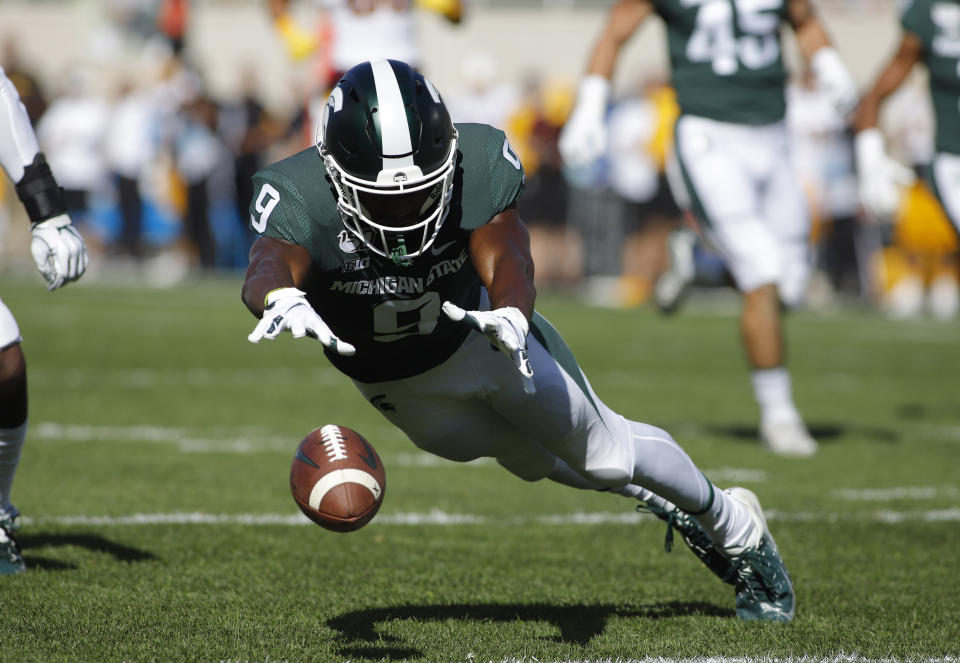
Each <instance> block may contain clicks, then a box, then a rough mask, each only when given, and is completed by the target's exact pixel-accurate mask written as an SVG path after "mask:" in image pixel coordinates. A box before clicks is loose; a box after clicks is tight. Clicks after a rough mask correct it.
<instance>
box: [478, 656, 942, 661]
mask: <svg viewBox="0 0 960 663" xmlns="http://www.w3.org/2000/svg"><path fill="white" fill-rule="evenodd" d="M467 662H468V663H960V655H958V656H940V657H927V658H924V657H912V656H910V657H906V658H887V657H885V658H871V657H869V656H861V655H859V654H837V655H834V656H786V657H783V658H776V657H773V656H694V657H691V658H668V657H661V656H656V657H653V656H648V657H646V658H589V659H588V658H583V659H568V660H564V661H541V660H540V659H538V658H532V657H531V658H527V657H523V658H501V659H499V660H496V661H494V660H488V661H484V662H481V661H480V660H478V659H476V658H474V657H473V656H471V655H469V654H468V655H467Z"/></svg>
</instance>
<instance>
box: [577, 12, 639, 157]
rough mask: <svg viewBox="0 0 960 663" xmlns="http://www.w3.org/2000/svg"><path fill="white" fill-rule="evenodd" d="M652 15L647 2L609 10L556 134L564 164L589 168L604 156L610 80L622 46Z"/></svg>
mask: <svg viewBox="0 0 960 663" xmlns="http://www.w3.org/2000/svg"><path fill="white" fill-rule="evenodd" d="M652 13H653V5H652V4H651V3H650V2H649V0H619V1H618V2H617V3H616V4H615V5H613V7H611V9H610V12H609V14H608V15H607V22H606V24H605V25H604V27H603V31H602V32H601V33H600V37H599V38H598V39H597V41H596V43H595V44H594V47H593V51H592V52H591V54H590V62H589V64H588V66H587V73H586V75H585V76H584V77H583V79H581V81H580V85H579V87H578V88H577V103H576V106H575V107H574V109H573V112H572V113H571V114H570V118H569V119H568V120H567V122H566V124H564V127H563V131H562V133H561V134H560V142H559V148H560V153H561V154H562V155H563V160H564V161H565V162H566V163H567V164H569V165H571V166H585V165H589V164H590V163H592V162H593V161H595V160H596V159H599V158H600V157H601V156H603V155H604V153H605V152H606V150H607V129H606V117H605V116H606V111H607V104H608V103H609V102H610V79H611V78H612V77H613V70H614V68H615V66H616V63H617V59H618V58H619V57H620V51H621V49H622V48H623V45H624V44H625V43H626V42H627V41H628V40H629V39H630V37H632V36H633V34H634V32H636V31H637V28H639V27H640V24H641V23H643V22H644V20H646V18H647V17H648V16H650V14H652Z"/></svg>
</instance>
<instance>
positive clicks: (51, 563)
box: [17, 534, 156, 571]
mask: <svg viewBox="0 0 960 663" xmlns="http://www.w3.org/2000/svg"><path fill="white" fill-rule="evenodd" d="M17 543H18V544H19V545H20V550H21V552H23V559H24V561H25V562H26V564H27V568H33V569H45V570H48V571H72V570H75V569H76V568H77V565H76V564H73V563H72V562H63V561H60V560H55V559H49V558H47V557H39V556H34V555H31V554H30V552H29V551H30V550H31V549H32V548H60V547H63V546H75V547H78V548H84V549H86V550H90V551H91V552H101V553H107V554H108V555H112V556H113V557H114V558H115V559H116V560H117V561H120V562H145V561H148V560H153V559H156V557H155V556H154V555H153V554H152V553H149V552H146V551H143V550H139V549H137V548H131V547H130V546H124V545H121V544H119V543H114V542H113V541H110V540H109V539H105V538H103V537H102V536H100V535H98V534H21V535H19V536H18V537H17Z"/></svg>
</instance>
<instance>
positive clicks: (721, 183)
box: [560, 0, 857, 456]
mask: <svg viewBox="0 0 960 663" xmlns="http://www.w3.org/2000/svg"><path fill="white" fill-rule="evenodd" d="M654 14H657V15H659V16H660V17H661V18H662V19H663V22H664V23H665V24H666V28H667V43H668V49H669V53H670V67H671V70H672V83H673V86H674V88H676V91H677V103H678V104H679V105H680V118H679V119H678V120H677V124H676V129H675V132H674V151H673V158H672V159H671V162H670V164H669V167H668V170H667V174H668V180H669V183H670V189H671V191H672V192H673V196H674V198H675V199H676V200H677V202H678V203H679V204H680V205H681V207H684V208H686V209H687V211H688V215H689V216H690V217H691V218H693V219H694V220H695V221H696V225H697V227H698V229H699V230H700V231H701V232H702V234H703V235H704V236H705V237H706V239H708V240H709V241H710V242H711V243H712V244H713V245H714V246H715V247H716V248H717V249H718V251H719V252H720V254H721V255H722V256H723V259H724V262H725V264H726V266H727V268H728V269H729V270H730V272H731V274H732V275H733V278H734V281H735V283H736V285H737V288H738V289H739V290H740V292H741V293H742V295H743V297H742V301H743V308H742V311H741V314H740V333H741V339H742V342H743V347H744V350H745V352H746V356H747V362H748V364H749V365H750V369H751V373H750V378H751V382H752V386H753V392H754V397H755V399H756V402H757V405H758V406H759V409H760V425H759V432H760V440H761V442H762V443H763V445H764V446H765V447H766V448H767V449H769V450H771V451H773V452H774V453H777V454H780V455H783V456H811V455H813V454H815V453H816V452H817V442H816V440H814V438H813V437H812V436H811V435H810V432H809V431H808V430H807V427H806V425H805V424H804V423H803V418H802V417H801V415H800V412H799V411H798V409H797V407H796V405H795V403H794V400H793V388H792V381H791V378H790V373H789V371H788V369H787V366H786V347H785V346H786V341H785V334H784V331H783V320H782V314H781V306H785V307H788V308H792V307H797V306H799V305H800V304H801V303H802V301H803V297H804V295H805V293H806V287H807V281H808V280H809V275H810V272H811V260H810V252H809V246H808V242H809V235H810V213H809V210H808V207H807V203H806V200H805V198H804V196H803V192H802V191H801V189H800V186H799V184H798V178H797V175H796V174H795V173H794V169H793V167H792V165H791V158H790V148H789V137H788V134H787V128H786V124H785V122H784V116H785V111H786V101H785V95H784V84H785V81H786V77H787V74H786V68H785V66H784V61H783V52H782V48H781V37H780V28H781V25H782V24H787V25H789V26H790V27H791V28H793V31H794V35H795V37H796V44H797V46H798V48H799V50H800V53H801V54H802V56H803V57H804V60H805V61H806V63H807V65H808V66H809V67H810V68H811V70H812V71H813V74H814V77H815V79H816V81H817V84H818V86H819V87H820V88H821V89H822V90H823V92H824V95H825V96H826V98H828V99H829V100H830V101H831V103H832V105H833V106H834V108H835V109H836V110H837V112H838V113H839V114H840V116H842V117H846V116H848V115H849V114H850V112H851V111H852V110H853V108H854V106H855V105H856V103H857V88H856V84H855V83H854V80H853V78H852V77H851V76H850V73H849V72H848V71H847V69H846V66H845V65H844V64H843V62H842V61H841V59H840V56H839V54H838V53H837V51H836V49H834V48H833V46H832V44H831V41H830V38H829V35H828V34H827V32H826V29H825V28H824V25H823V23H822V21H821V20H820V18H819V17H818V16H817V14H816V12H815V11H814V8H813V5H812V2H811V0H770V1H769V2H762V3H751V2H741V1H740V0H728V1H726V2H683V1H681V0H618V2H616V3H614V5H613V7H612V8H611V9H610V12H609V15H608V18H607V23H606V25H605V26H604V28H603V30H602V31H601V34H600V36H599V38H598V39H597V41H596V43H595V45H594V48H593V51H592V53H591V56H590V62H589V65H588V67H587V75H586V76H585V77H584V78H583V79H582V80H581V82H580V87H579V90H578V94H577V105H576V107H575V108H574V111H573V113H572V114H571V116H570V119H569V120H568V121H567V124H566V125H565V126H564V129H563V133H562V135H561V137H560V151H561V153H562V154H563V158H564V160H565V161H566V162H567V163H568V164H571V165H576V164H583V163H590V162H591V161H592V160H594V159H596V158H599V157H600V156H602V155H603V154H604V152H605V149H606V147H605V146H606V143H607V136H606V126H605V119H604V115H605V111H606V106H607V103H608V101H609V97H610V87H611V85H610V79H611V78H612V76H613V71H614V68H615V65H616V62H617V59H618V57H619V54H620V53H621V52H622V49H623V47H624V45H625V44H626V42H627V41H628V40H629V39H630V38H631V37H632V36H633V35H634V34H635V33H636V31H637V30H638V29H639V27H640V26H641V25H642V24H643V23H644V22H645V21H646V20H647V19H648V18H649V17H651V16H652V15H654ZM680 246H684V243H674V244H672V245H671V247H670V249H671V253H674V252H675V250H676V248H677V247H680ZM686 246H688V247H689V246H692V244H690V243H689V242H688V243H686ZM687 250H688V251H689V250H690V249H689V248H688V249H687ZM686 273H687V275H688V276H689V278H691V279H692V277H693V269H692V263H691V267H690V268H689V269H688V270H686ZM671 289H672V290H673V291H674V292H676V291H677V287H672V288H671Z"/></svg>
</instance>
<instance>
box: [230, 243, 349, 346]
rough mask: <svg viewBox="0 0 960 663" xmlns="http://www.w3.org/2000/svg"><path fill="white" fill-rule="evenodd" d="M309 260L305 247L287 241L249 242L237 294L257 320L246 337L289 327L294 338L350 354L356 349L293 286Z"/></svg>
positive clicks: (254, 339) (299, 281)
mask: <svg viewBox="0 0 960 663" xmlns="http://www.w3.org/2000/svg"><path fill="white" fill-rule="evenodd" d="M311 262H312V260H311V258H310V254H309V253H308V252H307V250H306V249H304V248H303V247H302V246H298V245H296V244H293V243H291V242H287V241H284V240H281V239H274V238H272V237H260V238H258V239H257V240H256V241H255V242H254V243H253V246H252V247H251V248H250V265H249V266H248V267H247V273H246V276H245V278H244V281H243V289H242V291H241V297H242V298H243V303H244V304H246V306H247V308H248V309H250V312H251V313H253V314H254V315H255V316H257V317H258V318H260V322H258V323H257V326H256V327H254V329H253V331H252V332H251V333H250V335H249V336H247V340H249V341H250V342H251V343H259V342H260V341H261V340H262V339H264V338H266V339H269V340H272V339H275V338H277V336H279V335H280V334H281V333H282V332H283V331H285V330H287V329H289V330H290V332H291V333H292V334H293V337H294V338H303V337H304V336H307V335H309V336H311V337H313V338H316V339H317V340H319V341H320V342H321V343H322V344H323V345H324V347H327V348H330V349H331V350H334V351H336V352H338V353H340V354H342V355H352V354H353V353H354V352H356V349H355V348H354V347H353V346H352V345H351V344H349V343H347V342H345V341H342V340H340V339H339V338H338V337H337V336H336V334H334V333H333V332H332V331H331V330H330V328H329V327H328V326H327V324H326V323H325V322H324V321H323V319H322V318H321V317H320V316H319V315H318V314H317V312H316V311H314V310H313V307H312V306H311V305H310V303H309V302H308V301H307V298H306V293H305V292H303V291H302V290H299V289H298V287H297V286H298V285H301V284H302V283H304V281H305V280H306V278H307V275H308V274H309V273H310V264H311Z"/></svg>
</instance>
